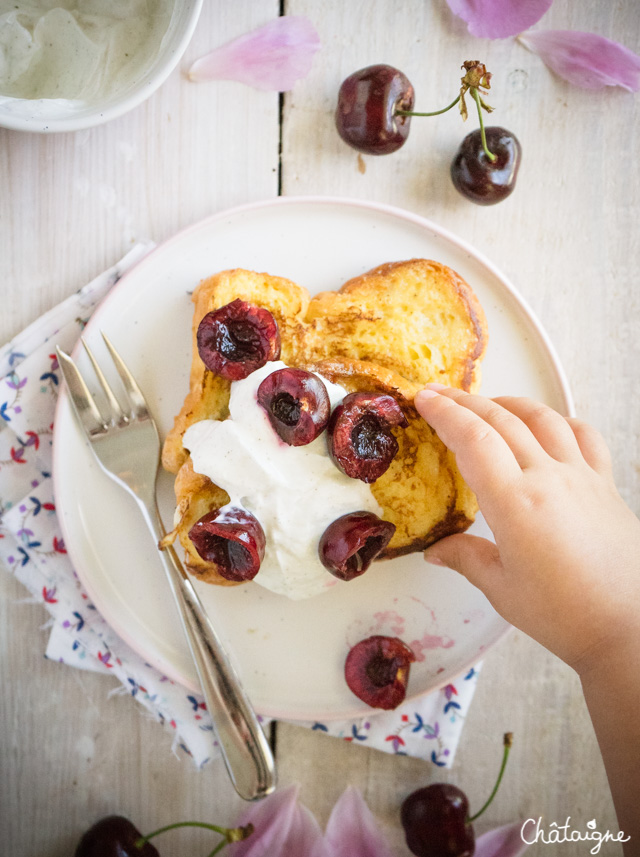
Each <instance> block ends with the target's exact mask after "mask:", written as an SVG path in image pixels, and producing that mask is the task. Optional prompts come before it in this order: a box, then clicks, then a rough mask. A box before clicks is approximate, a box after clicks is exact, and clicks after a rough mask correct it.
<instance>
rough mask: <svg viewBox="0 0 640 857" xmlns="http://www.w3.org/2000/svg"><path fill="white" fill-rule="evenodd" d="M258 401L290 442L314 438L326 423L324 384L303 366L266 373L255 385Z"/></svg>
mask: <svg viewBox="0 0 640 857" xmlns="http://www.w3.org/2000/svg"><path fill="white" fill-rule="evenodd" d="M258 403H259V404H260V405H261V406H262V407H263V408H264V410H265V411H266V413H267V416H268V417H269V422H270V423H271V425H272V426H273V429H274V431H275V432H276V434H278V436H279V437H281V438H282V440H283V441H284V442H285V443H288V444H289V446H304V445H305V444H307V443H311V441H312V440H315V439H316V438H317V437H318V435H320V434H321V433H322V432H323V431H324V429H325V428H326V427H327V423H328V422H329V414H330V412H331V403H330V401H329V394H328V393H327V388H326V387H325V385H324V384H323V383H322V381H321V380H320V378H318V376H317V375H313V374H312V373H311V372H306V371H305V370H304V369H276V371H275V372H272V373H271V375H267V377H266V378H265V379H264V381H263V382H262V383H261V384H260V386H259V387H258Z"/></svg>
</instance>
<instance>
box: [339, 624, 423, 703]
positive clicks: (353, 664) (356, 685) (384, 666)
mask: <svg viewBox="0 0 640 857" xmlns="http://www.w3.org/2000/svg"><path fill="white" fill-rule="evenodd" d="M414 661H415V655H414V654H413V652H412V651H411V649H410V648H409V646H407V645H406V644H405V643H403V642H402V640H400V639H399V638H398V637H383V636H382V635H375V636H373V637H367V639H366V640H361V641H360V642H359V643H356V645H355V646H354V647H353V648H352V649H351V650H350V651H349V654H348V655H347V660H346V662H345V665H344V676H345V679H346V681H347V684H348V685H349V688H350V690H351V692H352V693H354V694H355V695H356V696H357V697H358V699H361V700H362V701H363V702H366V703H367V705H370V706H371V707H372V708H384V709H387V710H389V709H392V708H397V707H398V706H399V705H400V703H401V702H402V701H403V700H404V698H405V696H406V693H407V682H408V681H409V669H410V667H411V664H412V663H413V662H414Z"/></svg>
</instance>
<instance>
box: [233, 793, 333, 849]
mask: <svg viewBox="0 0 640 857" xmlns="http://www.w3.org/2000/svg"><path fill="white" fill-rule="evenodd" d="M298 792H299V786H297V785H295V786H289V787H288V788H286V789H283V790H282V791H278V792H276V793H275V794H273V795H271V796H270V797H268V798H265V800H262V801H260V802H259V803H256V804H252V805H251V807H250V808H249V809H248V810H247V812H245V814H244V815H243V816H242V818H241V819H240V821H239V822H238V824H239V825H245V824H249V823H251V824H253V826H254V832H253V833H252V834H251V836H249V838H248V839H245V840H244V841H243V842H238V843H235V844H233V845H230V846H229V854H230V855H232V857H290V855H305V857H329V855H328V854H327V852H326V851H325V845H324V840H323V837H322V831H321V830H320V826H319V824H318V822H317V821H316V820H315V818H314V817H313V815H312V814H311V812H309V810H308V809H307V808H306V807H304V806H301V805H300V804H299V803H298Z"/></svg>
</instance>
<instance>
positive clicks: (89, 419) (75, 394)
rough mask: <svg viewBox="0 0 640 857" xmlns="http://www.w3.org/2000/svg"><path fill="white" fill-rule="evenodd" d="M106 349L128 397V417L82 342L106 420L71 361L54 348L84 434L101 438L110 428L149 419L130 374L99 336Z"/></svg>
mask: <svg viewBox="0 0 640 857" xmlns="http://www.w3.org/2000/svg"><path fill="white" fill-rule="evenodd" d="M102 338H103V339H104V342H105V345H106V346H107V349H108V351H109V354H110V355H111V359H112V360H113V363H114V365H115V367H116V370H117V372H118V375H119V376H120V380H121V381H122V385H123V387H124V390H125V392H126V394H127V398H128V402H129V413H128V414H127V413H125V412H124V411H123V409H122V408H121V406H120V403H119V402H118V399H117V398H116V396H115V394H114V392H113V390H112V389H111V386H110V385H109V382H108V381H107V379H106V378H105V376H104V373H103V371H102V369H101V368H100V366H99V364H98V362H97V361H96V358H95V357H94V355H93V354H92V352H91V350H90V348H89V346H88V345H87V343H86V342H85V340H84V339H81V342H82V344H83V346H84V349H85V351H86V353H87V356H88V358H89V360H90V362H91V365H92V367H93V370H94V372H95V374H96V377H97V379H98V381H99V382H100V386H101V387H102V390H103V391H104V394H105V397H106V404H107V411H108V417H107V419H104V418H103V416H102V414H101V413H100V411H99V409H98V407H97V405H96V403H95V401H94V398H93V395H92V394H91V393H90V391H89V388H88V387H87V385H86V383H85V380H84V378H83V377H82V374H81V373H80V370H79V369H78V367H77V366H76V364H75V362H74V361H73V359H72V358H71V357H70V356H69V355H68V354H67V353H66V352H65V351H63V350H62V349H61V348H59V347H57V346H56V352H57V355H58V362H59V364H60V370H61V372H62V375H63V377H64V380H65V381H66V384H67V387H68V388H69V394H70V396H71V401H72V403H73V406H74V408H75V410H76V412H77V414H78V417H79V418H80V420H81V422H82V424H83V426H84V428H85V430H86V431H87V432H88V433H89V434H90V435H92V436H93V435H96V434H102V433H103V432H105V431H107V429H108V428H109V426H110V425H122V424H125V423H128V422H129V421H130V420H131V419H132V418H133V419H144V418H148V417H149V411H148V408H147V403H146V401H145V398H144V396H143V395H142V392H141V391H140V388H139V387H138V385H137V384H136V382H135V380H134V378H133V376H132V374H131V372H129V370H128V369H127V366H126V364H125V362H124V361H123V359H122V357H120V355H119V354H118V352H117V351H116V349H115V348H114V346H113V344H112V343H111V342H110V340H109V338H108V337H107V335H106V334H105V333H102Z"/></svg>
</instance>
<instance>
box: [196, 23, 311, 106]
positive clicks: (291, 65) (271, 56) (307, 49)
mask: <svg viewBox="0 0 640 857" xmlns="http://www.w3.org/2000/svg"><path fill="white" fill-rule="evenodd" d="M319 47H320V37H319V36H318V33H317V31H316V29H315V27H314V26H313V24H312V23H311V21H310V20H309V19H308V18H305V17H304V16H303V15H283V16H282V17H280V18H276V19H275V20H273V21H270V22H269V23H268V24H265V25H264V27H258V29H257V30H252V31H251V32H250V33H245V34H244V35H243V36H240V37H239V38H237V39H234V40H233V41H232V42H227V44H226V45H221V46H220V47H219V48H216V49H215V50H213V51H211V53H209V54H207V55H206V56H204V57H201V58H200V59H198V60H196V61H195V62H194V63H193V65H192V66H191V68H190V69H189V77H190V78H191V80H194V81H202V80H238V81H240V83H246V84H247V85H248V86H253V87H255V88H256V89H266V90H271V91H275V92H287V91H288V90H290V89H293V85H294V83H295V82H296V81H297V80H299V79H300V78H303V77H305V76H306V75H307V74H308V73H309V71H310V69H311V63H312V61H313V55H314V54H315V52H316V51H317V50H318V48H319Z"/></svg>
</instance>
